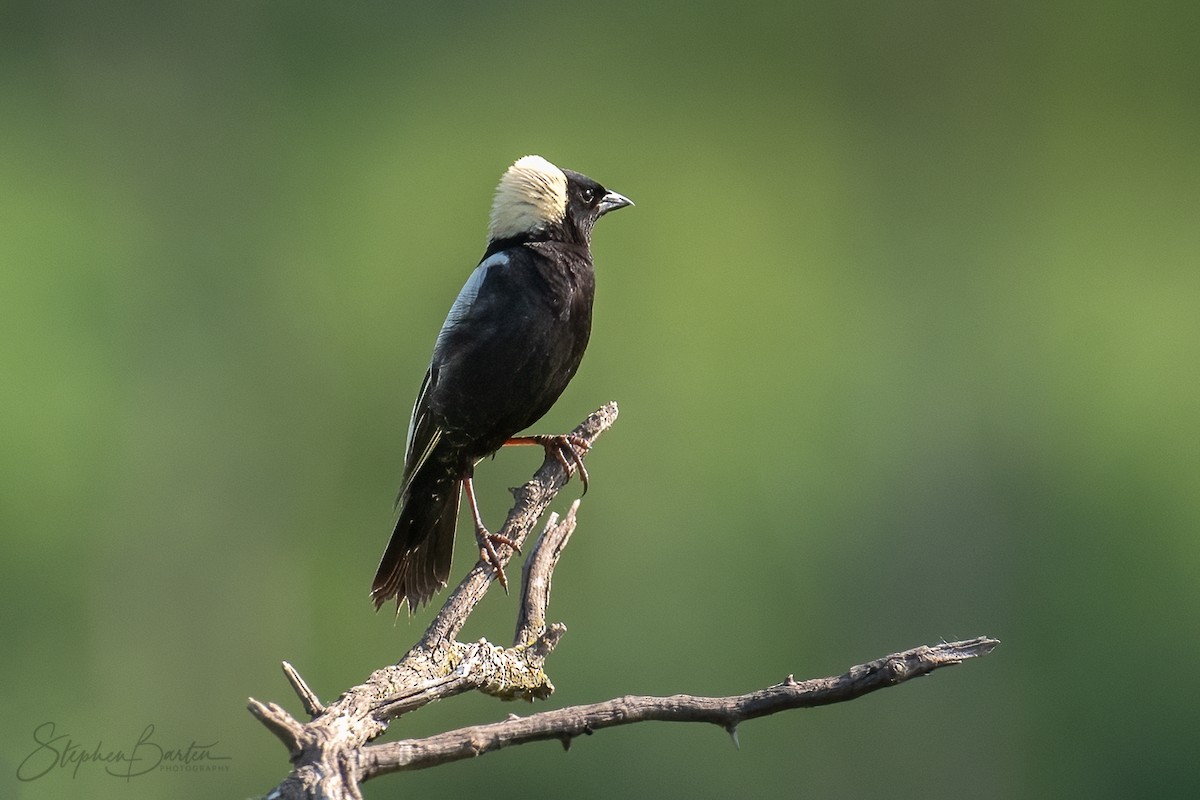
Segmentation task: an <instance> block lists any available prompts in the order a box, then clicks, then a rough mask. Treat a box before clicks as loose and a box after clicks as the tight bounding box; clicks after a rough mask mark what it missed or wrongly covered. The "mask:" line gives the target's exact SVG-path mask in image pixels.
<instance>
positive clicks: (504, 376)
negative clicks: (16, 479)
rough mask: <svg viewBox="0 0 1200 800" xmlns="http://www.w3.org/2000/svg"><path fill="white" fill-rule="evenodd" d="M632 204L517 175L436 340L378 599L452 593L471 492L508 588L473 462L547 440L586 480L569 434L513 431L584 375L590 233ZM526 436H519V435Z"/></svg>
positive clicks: (508, 180) (561, 173) (570, 176)
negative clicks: (457, 540) (462, 510)
mask: <svg viewBox="0 0 1200 800" xmlns="http://www.w3.org/2000/svg"><path fill="white" fill-rule="evenodd" d="M628 205H632V202H631V201H630V200H629V199H628V198H626V197H623V196H622V195H619V194H617V193H616V192H610V191H607V190H606V189H605V188H604V187H603V186H601V185H600V184H598V183H596V182H595V181H594V180H592V179H591V178H588V177H586V176H584V175H580V174H579V173H578V172H572V171H570V170H564V169H559V168H558V167H556V166H554V165H553V164H551V163H550V162H549V161H547V160H545V159H544V158H542V157H540V156H526V157H524V158H522V159H520V160H518V161H517V162H516V163H515V164H513V165H512V166H511V167H509V168H508V170H507V171H506V172H505V173H504V176H503V177H502V178H501V179H500V184H499V186H498V187H497V188H496V196H495V199H494V201H493V203H492V213H491V224H490V226H489V230H488V245H487V250H486V251H484V254H483V259H482V260H481V261H480V262H479V265H478V266H477V267H476V268H475V271H474V272H472V273H471V276H470V277H469V278H468V279H467V282H466V285H464V286H463V288H462V291H460V292H459V294H458V298H457V299H456V300H455V301H454V305H453V306H451V308H450V313H449V314H448V315H447V316H446V321H445V323H444V324H443V325H442V329H441V331H440V332H439V333H438V336H437V342H436V343H435V345H434V348H433V358H432V359H431V362H430V364H429V370H428V371H427V372H426V373H425V380H424V381H423V382H422V383H421V389H420V391H419V393H418V394H417V402H416V404H415V406H414V407H413V412H412V419H411V421H410V422H409V428H408V443H407V445H406V448H405V456H404V477H403V479H402V483H401V487H400V494H399V496H398V498H397V500H396V504H397V506H398V508H399V516H398V518H397V520H396V526H395V529H394V530H393V531H392V538H391V540H390V541H389V542H388V546H387V550H385V551H384V554H383V558H382V559H381V560H380V562H379V569H378V570H377V571H376V574H375V581H374V583H373V584H372V585H371V599H372V600H373V601H374V603H375V607H376V608H377V609H378V608H379V607H380V606H382V605H383V604H384V603H385V602H387V600H388V599H390V598H393V597H394V598H395V599H396V606H397V608H399V607H400V604H401V603H403V602H405V601H406V600H407V602H408V606H409V610H410V611H413V610H416V608H417V606H419V605H421V604H422V603H424V602H426V601H427V600H429V598H430V597H432V596H433V594H434V593H435V592H436V591H438V589H440V588H441V587H443V586H445V585H446V581H447V579H448V577H449V575H450V558H451V555H452V554H453V552H454V530H455V526H456V523H457V519H458V504H459V491H460V487H461V488H463V489H465V490H466V495H467V502H468V504H469V505H470V507H471V516H472V519H473V520H474V523H475V533H476V535H477V537H478V538H479V543H480V546H481V547H482V549H483V552H484V554H485V555H486V556H487V557H488V559H489V561H491V563H492V565H493V567H494V569H495V570H496V573H497V577H499V579H500V580H501V581H502V582H505V579H504V573H503V571H502V570H501V569H500V562H499V560H498V559H497V556H496V551H495V545H496V544H505V545H510V546H511V544H512V543H511V542H509V541H508V540H506V539H504V538H503V537H500V536H497V535H495V534H492V533H489V532H488V530H487V528H485V527H484V525H483V522H482V520H481V519H480V515H479V508H478V505H477V504H476V502H475V490H474V485H473V483H472V475H473V472H474V468H475V465H476V464H478V463H479V462H480V461H481V460H482V459H484V458H486V457H487V456H489V455H492V454H493V453H495V452H496V451H497V450H499V449H500V448H501V447H503V446H504V445H505V444H538V445H542V446H543V447H545V448H546V449H547V452H550V453H554V454H555V455H556V456H557V457H558V458H559V459H560V460H562V461H563V463H564V465H566V466H568V468H569V467H570V466H571V464H573V465H574V466H575V467H577V468H578V472H579V474H580V479H581V480H582V481H583V483H584V488H585V490H586V487H587V473H586V472H585V471H584V470H583V462H582V460H581V459H580V453H579V452H578V450H577V446H576V443H573V442H571V441H570V440H568V439H567V438H566V437H563V436H525V437H515V435H516V434H517V433H518V432H519V431H522V430H524V429H525V428H527V427H529V426H530V425H532V424H533V423H535V422H537V421H538V420H539V419H541V418H542V416H543V415H544V414H545V413H546V412H547V411H549V410H550V407H551V406H552V405H554V402H555V401H556V400H557V399H558V397H559V395H561V394H562V392H563V390H564V389H565V388H566V387H567V383H568V382H569V381H570V380H571V378H572V376H574V375H575V370H576V369H578V367H579V362H580V360H581V359H582V358H583V351H584V349H585V348H586V347H587V343H588V337H589V335H590V334H591V328H592V297H593V295H594V293H595V275H594V273H593V269H592V253H591V249H590V244H591V235H592V226H593V225H595V223H596V220H598V219H599V218H600V217H602V216H603V215H605V214H607V213H608V212H609V211H615V210H616V209H618V208H623V207H625V206H628ZM514 437H515V438H514Z"/></svg>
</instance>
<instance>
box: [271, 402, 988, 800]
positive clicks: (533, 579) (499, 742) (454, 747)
mask: <svg viewBox="0 0 1200 800" xmlns="http://www.w3.org/2000/svg"><path fill="white" fill-rule="evenodd" d="M616 418H617V407H616V405H615V404H613V403H610V404H608V405H606V406H604V407H603V408H601V409H599V410H597V411H596V412H595V413H593V414H592V415H591V416H590V417H588V418H587V419H586V420H584V421H583V422H582V423H581V424H580V425H579V426H578V427H577V428H575V430H574V431H572V432H571V434H570V435H571V436H572V437H573V438H574V439H575V440H576V441H578V442H582V443H583V444H584V445H586V447H585V448H584V449H585V450H586V449H587V448H589V447H591V446H592V445H593V444H594V443H595V441H596V439H597V438H598V437H599V436H600V435H601V434H602V433H604V432H605V431H606V430H608V429H609V428H610V427H611V426H612V424H613V423H614V422H615V421H616ZM568 469H570V467H569V466H567V465H565V464H563V463H562V462H560V461H559V460H558V459H557V458H553V457H550V456H548V457H547V458H546V461H545V462H544V463H543V464H542V466H541V468H540V469H539V470H538V471H537V473H536V474H535V475H534V476H533V479H532V480H530V481H529V482H528V483H526V484H525V485H524V486H522V487H520V488H519V489H515V490H514V492H513V494H514V496H515V498H516V504H515V505H514V506H513V509H512V511H510V512H509V515H508V519H507V521H506V522H505V524H504V526H503V528H501V530H500V533H501V534H502V535H504V536H507V537H508V538H509V539H511V540H513V541H514V542H516V543H517V546H518V547H519V546H521V544H522V543H523V542H524V541H525V539H526V537H527V536H528V535H529V533H530V532H531V531H532V530H533V528H534V526H535V525H537V522H538V519H539V518H540V517H541V515H542V514H543V513H544V512H545V511H546V508H547V506H549V504H550V502H551V501H552V500H553V499H554V496H555V495H556V494H557V493H558V491H559V490H560V489H561V488H562V487H563V485H564V484H565V483H566V482H567V480H568V479H569V477H570V474H569V472H568V471H567V470H568ZM578 510H579V501H578V500H577V501H575V503H574V504H572V506H571V509H570V511H569V512H568V513H567V515H566V516H565V517H564V518H563V519H561V520H560V519H558V517H557V515H554V514H551V515H550V518H549V520H548V522H547V524H546V526H545V528H544V530H543V531H542V533H541V535H540V536H538V537H537V540H536V541H535V542H534V544H533V546H532V548H531V550H530V552H529V555H528V557H527V559H526V561H525V565H524V568H523V570H522V574H521V595H520V597H521V602H520V604H519V610H518V615H517V624H516V633H515V636H514V638H513V645H512V646H511V647H501V646H498V645H494V644H491V643H490V642H488V641H487V640H484V639H481V640H479V641H478V642H470V643H464V642H460V641H458V640H457V636H458V635H459V633H460V632H461V631H462V628H463V625H464V624H465V622H466V620H467V618H468V617H469V616H470V614H471V612H472V611H473V610H474V609H475V606H476V605H477V604H478V603H479V601H480V600H481V599H482V598H483V596H484V594H486V592H487V590H488V588H489V587H490V585H491V582H492V580H494V577H495V575H494V572H493V569H492V567H491V566H490V565H489V564H488V563H487V562H486V561H483V560H482V559H481V560H480V561H479V562H478V563H477V564H476V565H475V567H474V568H473V569H472V570H471V571H470V572H469V573H468V574H467V576H466V577H465V578H464V579H463V581H462V582H461V583H460V584H459V585H458V586H457V587H456V588H455V590H454V591H453V592H452V593H451V594H450V597H449V598H448V599H447V600H446V603H445V605H443V606H442V608H441V610H440V611H439V612H438V614H437V615H436V616H435V617H434V619H433V621H432V623H431V624H430V625H429V627H428V628H427V629H426V631H425V633H424V635H423V636H422V637H421V639H420V641H418V642H417V644H415V645H414V646H413V647H412V649H410V650H409V651H408V652H407V653H406V654H405V655H404V657H403V658H401V659H400V661H399V662H397V663H396V664H394V665H391V666H387V667H383V668H381V669H377V670H375V672H373V673H371V675H370V676H369V677H368V678H367V680H366V681H365V682H363V683H362V684H360V685H358V686H355V687H353V688H351V689H349V690H347V691H345V692H343V693H342V694H341V695H340V696H338V698H337V699H336V700H334V701H332V702H331V703H329V704H328V705H326V704H323V703H322V702H321V700H320V699H319V698H318V697H317V694H316V693H315V692H314V691H313V690H312V689H311V688H309V686H308V684H307V683H306V682H305V681H304V679H303V678H302V677H300V674H299V673H298V672H297V671H296V669H295V668H294V667H292V665H291V664H288V663H287V662H284V664H283V670H284V675H285V676H286V677H287V679H288V682H289V683H290V684H291V686H292V688H293V690H294V691H295V692H296V694H297V696H299V698H300V702H301V704H302V705H303V707H304V710H305V712H307V714H308V715H309V716H310V717H311V720H310V721H309V722H306V723H302V722H300V721H298V720H296V719H295V718H294V717H293V716H292V715H291V714H289V713H288V712H287V711H286V710H285V709H283V708H282V707H280V706H278V705H276V704H275V703H261V702H259V701H257V700H254V699H251V700H250V701H249V706H248V707H249V710H250V712H251V713H252V714H253V715H254V716H255V717H257V718H258V719H259V720H260V721H261V722H262V723H263V725H265V726H266V727H267V729H268V730H270V731H271V732H272V733H273V734H275V736H276V737H277V738H278V739H279V740H280V741H281V742H283V744H284V746H285V747H286V748H287V750H288V756H289V758H290V760H291V762H292V770H291V773H290V774H289V775H288V776H287V777H286V778H285V779H284V780H283V782H282V783H280V784H279V785H278V786H277V787H276V788H275V789H274V790H272V791H271V792H270V793H269V794H267V798H268V800H283V798H317V797H320V798H332V799H334V800H342V799H343V798H351V799H354V800H361V797H362V794H361V791H360V789H359V785H360V784H361V783H362V782H363V781H364V780H368V779H370V778H374V777H376V776H379V775H383V774H386V773H389V772H398V771H402V770H413V769H423V768H425V767H431V766H436V765H438V764H443V763H447V762H450V761H456V760H459V759H462V758H469V757H473V756H477V755H481V754H483V753H487V752H491V751H493V750H498V749H501V748H504V747H510V746H512V745H518V744H525V743H527V742H533V741H539V740H545V739H557V740H559V741H561V742H562V743H563V745H564V746H569V745H570V743H571V740H572V739H573V738H574V737H576V736H579V735H581V734H588V733H592V732H594V731H597V730H600V729H602V728H609V727H613V726H616V725H628V724H632V723H634V722H643V721H647V720H660V721H667V722H708V723H711V724H714V725H720V726H721V727H723V728H724V729H725V730H727V731H728V732H729V733H730V734H731V735H733V736H734V738H735V741H736V737H737V726H738V724H740V723H741V722H743V721H745V720H748V719H754V718H756V717H761V716H764V715H767V714H774V713H776V712H778V711H783V710H786V709H791V708H808V707H812V706H818V705H826V704H829V703H838V702H842V701H845V700H852V699H854V698H856V697H861V696H862V695H864V694H867V693H868V692H873V691H875V690H876V689H882V688H884V687H887V686H895V685H897V684H899V683H903V682H904V681H907V680H909V679H911V678H915V677H918V676H920V675H926V674H928V673H930V672H932V671H933V670H935V669H938V668H940V667H944V666H948V665H950V664H958V663H960V662H962V661H965V660H967V659H970V658H975V657H977V656H981V655H986V654H987V653H989V652H991V651H992V649H993V648H994V647H995V646H996V645H997V644H998V642H997V641H996V640H994V639H988V638H983V637H981V638H978V639H972V640H969V641H964V642H950V643H943V644H940V645H935V646H932V647H916V648H913V649H912V650H907V651H905V652H902V653H895V654H893V655H890V656H886V657H884V658H881V659H878V660H876V661H872V662H869V663H867V664H861V665H859V666H856V667H852V668H850V670H849V671H848V672H846V673H845V674H843V675H840V676H836V677H830V678H818V679H813V680H807V681H802V682H797V681H795V680H794V679H793V678H792V676H790V675H789V676H788V677H787V679H786V680H784V681H783V682H782V683H780V684H777V685H775V686H771V687H768V688H766V689H761V690H759V691H756V692H751V693H749V694H744V695H735V696H732V697H693V696H689V695H674V696H672V697H624V698H619V699H615V700H609V701H607V702H603V703H594V704H592V705H585V706H575V707H573V708H564V709H559V710H557V711H546V712H543V713H539V714H533V715H531V716H528V717H518V716H516V715H510V716H509V718H508V719H506V720H504V721H502V722H497V723H493V724H490V725H478V726H473V727H468V728H462V729H459V730H456V731H450V732H448V733H442V734H438V735H435V736H430V737H427V738H424V739H411V740H404V741H398V742H391V743H387V744H380V745H369V744H368V742H370V741H372V740H374V739H376V738H378V737H379V736H381V735H382V734H383V733H384V732H385V731H386V730H387V727H388V724H389V723H390V722H391V721H393V720H395V719H397V718H399V717H400V716H402V715H403V714H406V713H409V712H411V711H414V710H416V709H418V708H420V707H422V706H424V705H428V704H429V703H432V702H434V701H435V700H442V699H445V698H448V697H453V696H455V695H458V694H462V693H464V692H468V691H481V692H484V693H486V694H490V695H493V696H495V697H499V698H504V699H513V698H524V699H527V700H533V699H543V698H546V697H549V696H550V694H551V693H552V692H553V691H554V685H553V684H552V683H551V682H550V679H549V677H547V675H546V673H545V670H544V665H545V661H546V658H547V657H548V656H549V655H550V653H551V652H553V650H554V648H555V646H556V645H557V644H558V642H559V640H560V639H561V638H562V636H563V634H564V633H565V631H566V628H565V627H564V626H563V625H562V624H560V623H549V622H548V621H547V609H548V607H549V603H550V583H551V576H552V575H553V573H554V569H555V566H556V565H557V564H558V559H559V557H560V556H561V555H562V552H563V549H564V548H565V547H566V545H567V542H568V541H569V540H570V537H571V534H572V532H573V531H574V530H575V526H576V516H577V512H578ZM499 555H500V560H501V562H502V565H503V564H506V563H507V562H508V560H509V558H510V557H511V555H512V553H511V551H510V550H509V549H508V548H507V547H504V548H500V553H499Z"/></svg>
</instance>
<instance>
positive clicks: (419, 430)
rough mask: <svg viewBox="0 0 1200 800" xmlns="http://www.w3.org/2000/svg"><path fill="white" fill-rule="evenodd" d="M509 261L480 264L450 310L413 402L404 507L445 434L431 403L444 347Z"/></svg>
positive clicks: (498, 256)
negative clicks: (489, 279) (493, 274)
mask: <svg viewBox="0 0 1200 800" xmlns="http://www.w3.org/2000/svg"><path fill="white" fill-rule="evenodd" d="M508 262H509V258H508V256H506V255H505V254H504V253H495V254H493V255H491V256H488V257H487V258H485V259H484V260H483V261H482V262H480V264H479V266H477V267H476V268H475V271H474V272H472V273H471V276H470V277H469V278H467V282H466V283H465V284H464V285H463V287H462V289H461V290H460V291H459V293H458V297H456V298H455V300H454V305H452V306H451V307H450V313H448V314H447V315H446V321H445V322H443V323H442V329H441V331H439V332H438V338H437V343H436V344H435V345H434V348H433V361H432V363H431V364H430V365H429V369H428V370H427V371H426V372H425V380H423V381H422V382H421V390H420V391H419V392H417V401H416V402H415V403H413V410H412V417H411V418H410V419H409V422H408V441H407V442H406V444H405V447H404V479H403V480H402V481H401V485H400V491H399V492H398V493H397V495H396V504H397V505H399V504H400V502H401V500H402V499H403V498H404V495H405V493H406V492H407V491H408V488H409V486H410V485H411V484H412V481H413V476H415V475H416V474H417V472H419V471H420V469H421V467H423V466H424V465H425V462H426V461H428V460H429V456H430V455H431V454H432V453H433V451H434V449H435V448H436V447H437V445H438V442H440V441H441V439H442V435H443V433H445V431H444V430H443V429H442V428H441V427H440V426H439V425H438V424H437V423H436V422H435V421H434V418H433V417H434V415H433V414H432V413H431V411H432V404H431V402H430V400H431V397H432V396H433V395H434V393H435V392H436V391H437V384H438V373H439V372H440V367H441V365H442V362H443V361H444V356H443V350H442V348H443V346H444V344H445V342H446V340H447V339H448V337H449V336H450V332H451V331H452V330H453V329H454V328H456V327H457V326H458V325H459V324H460V323H461V322H462V321H463V320H464V319H466V318H467V317H468V316H469V315H470V313H471V309H472V307H474V305H475V301H476V299H478V297H479V289H480V287H481V286H483V282H484V280H485V279H486V278H487V276H488V273H489V272H490V271H491V270H494V269H502V268H504V267H505V266H507V265H508Z"/></svg>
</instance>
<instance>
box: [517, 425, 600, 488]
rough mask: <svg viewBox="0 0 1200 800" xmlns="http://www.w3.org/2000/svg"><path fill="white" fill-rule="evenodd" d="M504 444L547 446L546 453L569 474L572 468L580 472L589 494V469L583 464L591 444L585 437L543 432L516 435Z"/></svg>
mask: <svg viewBox="0 0 1200 800" xmlns="http://www.w3.org/2000/svg"><path fill="white" fill-rule="evenodd" d="M504 444H505V446H508V445H531V444H536V445H540V446H542V447H544V448H546V455H547V456H553V457H554V458H555V459H556V460H557V461H558V463H559V464H561V465H562V468H563V471H565V472H566V473H567V474H568V475H570V474H571V472H572V468H574V470H575V471H577V472H578V473H579V482H580V483H582V484H583V493H584V494H587V490H588V471H587V467H585V466H584V465H583V457H584V456H585V455H587V452H588V450H589V449H590V446H589V445H588V443H587V442H586V441H585V440H584V439H582V438H580V437H578V436H572V435H571V434H569V433H568V434H565V435H564V434H559V435H557V436H555V435H545V434H543V435H535V436H514V437H513V438H511V439H509V440H508V441H507V442H505V443H504Z"/></svg>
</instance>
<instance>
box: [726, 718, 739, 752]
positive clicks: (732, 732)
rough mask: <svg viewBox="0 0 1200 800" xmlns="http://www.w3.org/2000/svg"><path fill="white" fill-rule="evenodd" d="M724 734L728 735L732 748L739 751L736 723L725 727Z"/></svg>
mask: <svg viewBox="0 0 1200 800" xmlns="http://www.w3.org/2000/svg"><path fill="white" fill-rule="evenodd" d="M725 732H726V733H728V734H729V738H730V739H732V740H733V746H734V748H736V749H738V750H741V749H742V743H741V742H739V741H738V731H737V723H736V722H735V723H732V724H730V725H726V726H725Z"/></svg>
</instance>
